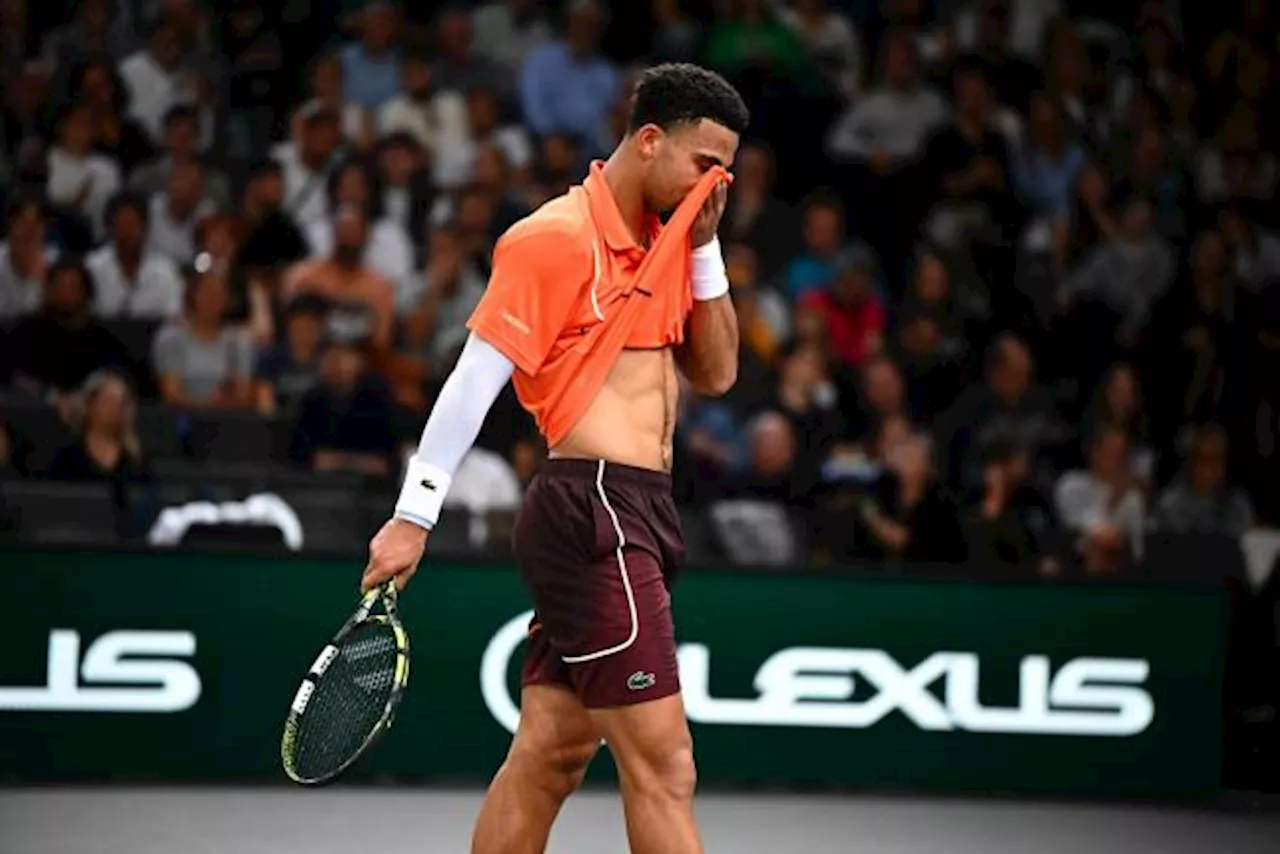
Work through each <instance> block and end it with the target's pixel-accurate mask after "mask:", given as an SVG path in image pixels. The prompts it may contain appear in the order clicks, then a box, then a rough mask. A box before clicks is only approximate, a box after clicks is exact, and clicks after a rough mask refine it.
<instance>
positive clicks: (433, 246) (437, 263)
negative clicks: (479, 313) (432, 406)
mask: <svg viewBox="0 0 1280 854" xmlns="http://www.w3.org/2000/svg"><path fill="white" fill-rule="evenodd" d="M418 279H419V281H418V282H417V283H415V285H414V287H413V288H412V293H413V294H415V295H416V296H415V301H411V302H409V306H411V308H409V311H408V316H407V318H406V319H405V330H404V331H405V343H406V345H407V348H408V350H409V351H410V352H411V353H412V354H414V356H415V357H416V359H417V360H418V361H419V362H420V363H421V364H423V365H424V366H425V367H426V369H427V372H428V373H429V374H433V375H436V376H439V375H440V370H441V368H443V367H444V366H445V365H449V364H452V357H453V356H454V355H455V354H456V353H457V352H458V351H460V350H461V349H462V345H463V344H464V343H465V342H466V340H467V335H468V331H467V320H468V318H470V317H471V313H472V312H473V311H475V308H476V306H477V305H479V303H480V298H481V297H482V296H484V289H485V280H484V277H483V276H482V275H481V274H480V271H479V270H477V269H476V267H475V265H474V264H472V263H471V262H469V261H468V260H466V259H465V258H464V257H463V253H462V247H461V245H460V243H459V240H458V232H457V230H456V229H454V228H452V227H450V226H439V227H437V228H435V229H433V230H432V232H431V237H430V246H429V248H428V250H427V266H426V269H424V270H423V271H422V272H421V273H420V274H419V275H418ZM406 307H408V306H406Z"/></svg>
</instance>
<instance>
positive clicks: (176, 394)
mask: <svg viewBox="0 0 1280 854" xmlns="http://www.w3.org/2000/svg"><path fill="white" fill-rule="evenodd" d="M229 308H230V292H229V288H228V286H227V279H226V276H224V275H222V274H221V273H215V272H213V271H209V272H204V273H200V272H193V273H192V275H191V276H190V280H189V283H188V285H187V293H186V312H185V316H184V317H182V318H181V319H177V320H172V321H170V322H169V323H167V324H166V325H165V326H163V327H162V328H161V329H160V331H159V332H158V333H157V334H156V338H155V342H154V345H153V355H152V362H153V367H154V368H155V372H156V376H158V377H159V378H160V397H161V398H162V399H163V400H164V402H165V403H167V404H169V405H170V406H173V407H177V408H180V409H243V408H246V407H248V406H251V405H252V403H253V387H252V382H251V380H252V377H253V367H254V365H253V342H252V340H251V339H250V337H249V334H248V331H247V330H246V329H243V328H240V327H233V326H228V325H227V323H226V315H227V311H228V309H229Z"/></svg>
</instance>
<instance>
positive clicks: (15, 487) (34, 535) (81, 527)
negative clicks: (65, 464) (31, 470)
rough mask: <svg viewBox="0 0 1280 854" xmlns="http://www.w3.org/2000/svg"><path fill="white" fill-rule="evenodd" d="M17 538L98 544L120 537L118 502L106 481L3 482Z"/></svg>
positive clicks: (1, 487)
mask: <svg viewBox="0 0 1280 854" xmlns="http://www.w3.org/2000/svg"><path fill="white" fill-rule="evenodd" d="M0 491H3V493H4V504H5V505H6V506H7V507H8V508H9V512H10V513H12V514H13V515H14V517H15V520H16V532H15V533H16V539H17V540H19V541H20V542H25V543H32V544H38V545H101V544H111V543H115V542H118V541H119V539H120V536H119V531H120V519H121V517H120V511H119V504H118V502H117V501H116V499H115V497H114V496H113V494H112V490H111V487H110V486H109V485H107V484H105V483H61V482H54V481H29V480H22V481H4V482H3V483H0Z"/></svg>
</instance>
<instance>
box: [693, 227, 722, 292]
mask: <svg viewBox="0 0 1280 854" xmlns="http://www.w3.org/2000/svg"><path fill="white" fill-rule="evenodd" d="M692 259H693V270H692V276H691V277H690V278H691V280H692V282H691V284H692V289H693V298H694V299H695V300H697V301H698V302H706V301H707V300H713V299H719V298H720V297H722V296H724V295H725V294H727V293H729V274H728V273H726V272H725V269H724V258H723V257H722V256H721V255H720V238H719V237H713V238H711V242H710V243H704V244H703V245H702V246H699V247H698V248H697V249H694V250H693V255H692Z"/></svg>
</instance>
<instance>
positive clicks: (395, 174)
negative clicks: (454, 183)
mask: <svg viewBox="0 0 1280 854" xmlns="http://www.w3.org/2000/svg"><path fill="white" fill-rule="evenodd" d="M428 162H429V158H428V157H427V154H426V152H425V151H424V150H423V148H422V147H421V146H420V145H418V143H417V141H416V140H414V138H413V137H412V136H410V135H408V134H405V133H395V134H392V135H391V136H388V137H384V138H383V139H382V141H381V143H380V144H379V146H378V181H377V182H376V183H377V184H380V185H381V186H382V188H383V189H382V199H381V209H382V211H383V214H384V218H385V220H386V221H387V222H389V223H391V224H392V225H394V226H395V227H396V231H397V232H398V233H399V234H402V235H404V237H405V239H406V240H407V241H408V242H409V243H410V244H414V245H416V241H419V240H420V239H421V238H422V235H424V234H426V233H427V228H428V222H429V219H428V217H429V215H430V212H431V208H432V206H433V205H434V204H435V197H436V196H435V194H436V190H435V187H434V186H433V185H432V182H431V176H430V174H429V172H428V169H427V164H428ZM414 254H415V256H416V255H418V254H421V253H414ZM402 290H403V289H402Z"/></svg>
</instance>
